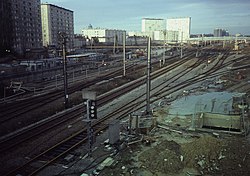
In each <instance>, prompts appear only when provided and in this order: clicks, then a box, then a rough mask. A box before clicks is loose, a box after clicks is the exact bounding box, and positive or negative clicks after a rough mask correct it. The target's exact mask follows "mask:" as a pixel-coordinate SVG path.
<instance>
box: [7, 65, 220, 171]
mask: <svg viewBox="0 0 250 176" xmlns="http://www.w3.org/2000/svg"><path fill="white" fill-rule="evenodd" d="M197 64H198V63H195V64H194V65H193V66H192V67H196V66H197ZM221 66H222V65H221ZM216 68H217V69H218V68H219V66H218V67H217V66H216ZM190 69H191V67H190ZM160 74H162V73H160V72H159V75H160ZM182 74H183V73H182ZM207 74H210V72H207ZM159 75H155V76H156V77H157V76H159ZM178 77H180V75H178ZM174 79H175V80H177V77H175V78H174ZM191 81H198V80H196V79H193V80H191V79H190V80H188V81H186V82H187V83H188V82H189V84H190V82H191ZM142 82H143V83H145V80H144V81H142ZM179 85H180V87H179V89H181V87H182V86H183V83H181V84H179ZM164 91H165V90H164ZM142 96H144V95H142ZM152 96H155V95H152ZM154 101H156V100H154ZM132 102H136V101H132ZM132 102H131V103H128V104H127V106H124V109H123V108H122V109H120V112H114V113H123V114H124V115H127V114H128V113H129V112H131V110H136V109H137V108H138V109H139V108H141V107H142V106H138V105H139V104H141V103H142V101H140V102H139V103H132ZM122 111H124V112H122ZM114 116H115V115H114V114H113V113H112V114H111V115H110V116H107V117H104V118H102V119H99V120H100V121H99V120H98V121H96V122H95V123H94V128H95V132H96V133H98V131H101V130H103V129H104V128H106V127H107V123H106V122H105V120H107V119H110V118H111V117H112V118H115V117H114ZM119 117H120V118H121V117H123V115H121V114H120V115H119ZM102 122H103V123H102ZM104 122H105V123H104ZM77 134H79V135H82V134H86V129H83V130H82V131H80V132H79V133H77ZM77 134H76V136H74V137H75V138H74V139H73V137H72V138H71V139H68V140H70V141H76V142H72V143H74V144H73V145H72V144H71V147H69V148H68V149H67V150H65V151H64V152H62V151H61V150H59V151H61V152H60V154H58V155H57V156H56V157H54V158H52V159H47V160H46V164H45V165H44V166H42V167H40V168H39V169H37V168H35V169H34V170H32V171H31V168H30V167H29V164H30V163H31V162H37V161H40V160H44V159H43V158H42V157H43V156H44V155H45V154H48V153H49V152H52V153H53V154H54V152H53V151H52V149H51V150H50V151H46V152H45V153H42V154H41V156H37V157H36V158H34V160H33V161H29V162H28V163H27V167H28V169H27V168H25V167H26V166H22V167H20V168H18V169H17V170H15V171H13V172H11V173H9V174H10V175H11V174H15V173H21V171H24V173H25V175H29V174H30V175H34V174H36V173H37V172H39V171H40V170H42V169H43V168H44V167H46V166H47V165H49V164H50V163H52V162H54V161H55V160H57V159H58V158H60V157H61V156H63V155H65V154H66V153H68V152H69V151H70V150H72V149H74V148H75V147H77V146H79V145H80V144H82V143H83V142H84V141H86V137H84V135H83V136H81V137H79V136H78V137H77ZM76 138H79V139H81V140H80V141H79V139H78V140H75V139H76ZM65 142H66V141H65ZM69 143H71V142H69ZM59 145H62V144H58V146H57V147H59V148H60V146H59ZM55 148H56V147H55ZM55 153H56V152H55ZM49 156H51V155H49ZM27 170H29V171H28V172H27V173H28V174H27V173H26V171H27Z"/></svg>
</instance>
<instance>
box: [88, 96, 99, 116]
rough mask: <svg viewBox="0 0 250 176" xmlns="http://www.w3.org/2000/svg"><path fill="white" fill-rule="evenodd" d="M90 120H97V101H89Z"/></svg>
mask: <svg viewBox="0 0 250 176" xmlns="http://www.w3.org/2000/svg"><path fill="white" fill-rule="evenodd" d="M89 118H90V119H97V106H96V101H95V100H89Z"/></svg>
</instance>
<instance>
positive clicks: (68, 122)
mask: <svg viewBox="0 0 250 176" xmlns="http://www.w3.org/2000/svg"><path fill="white" fill-rule="evenodd" d="M209 51H210V50H209V49H208V51H207V52H209ZM208 60H209V63H208ZM248 61H249V54H235V53H232V52H231V51H230V50H225V49H222V50H220V52H213V53H211V54H207V55H204V56H201V57H199V58H197V57H195V54H194V51H192V50H191V51H190V52H187V53H186V55H184V57H183V58H182V59H180V58H179V57H178V56H176V57H170V58H169V59H168V61H167V62H166V65H165V66H164V67H161V68H158V67H159V66H158V64H159V62H155V63H154V64H153V65H152V67H154V69H153V70H152V73H151V76H152V82H151V83H152V88H151V94H150V104H151V108H152V109H153V110H154V111H157V108H159V106H163V105H166V104H167V103H166V102H167V101H165V100H166V97H168V96H169V95H171V96H172V98H173V99H178V97H179V96H183V94H184V93H185V92H191V91H192V90H202V91H204V89H208V88H207V87H208V86H204V85H206V82H207V81H208V80H217V81H218V79H221V78H222V77H226V76H227V75H229V74H232V72H239V71H241V70H242V68H243V67H239V66H238V65H239V63H245V65H243V66H245V67H244V68H243V69H245V70H246V71H245V74H246V75H245V77H246V78H249V76H250V75H247V73H249V66H247V65H249V62H248ZM237 64H238V65H237ZM240 65H241V64H240ZM229 68H230V69H229ZM134 71H136V74H139V72H142V73H145V64H138V65H131V66H128V68H127V72H131V73H130V74H132V75H133V74H135V72H134ZM121 74H122V69H117V70H116V71H112V72H110V73H107V74H105V75H102V76H97V77H96V78H93V79H91V80H88V81H86V82H84V83H81V84H76V85H74V86H72V87H70V92H71V93H72V94H73V93H74V92H79V91H81V90H82V89H84V88H88V89H93V90H99V89H101V88H100V86H104V87H105V86H106V87H107V85H109V84H111V82H112V81H115V79H114V78H115V77H117V78H120V77H119V75H121ZM103 80H110V81H109V82H104V83H103V84H98V83H99V82H101V81H103ZM127 80H128V79H127ZM234 80H235V82H236V83H234V82H233V80H232V79H231V82H230V83H231V84H227V85H225V87H226V89H227V90H231V91H233V90H236V91H237V90H238V88H239V87H238V88H237V85H235V84H238V82H237V80H236V79H234ZM145 83H146V76H145V74H142V76H140V78H137V79H134V80H132V79H131V78H130V81H129V82H127V81H126V83H124V84H123V85H121V86H116V88H112V89H113V90H111V91H107V92H105V93H103V92H102V93H99V94H98V97H97V104H98V119H96V120H93V121H92V128H93V132H94V136H96V141H97V142H96V143H97V144H96V146H98V145H100V143H102V142H100V141H101V140H102V139H103V138H105V137H102V133H105V130H106V129H107V128H108V126H109V123H110V122H111V121H114V120H115V119H119V120H121V121H123V120H124V119H127V118H128V116H129V114H131V113H132V112H136V111H140V112H141V111H143V110H144V107H145V103H146V100H145V99H146V87H145ZM204 87H205V88H204ZM244 87H245V88H244ZM240 88H241V89H242V90H244V92H245V93H246V94H247V95H249V90H250V89H249V84H248V82H247V80H246V82H244V83H242V84H240ZM62 96H63V94H62V93H61V92H58V90H55V91H50V93H46V94H42V95H39V96H35V97H32V98H30V99H24V100H21V101H19V102H17V103H9V104H4V105H1V111H2V112H1V119H0V120H1V126H2V127H1V130H2V131H1V133H3V134H5V135H1V136H2V137H1V138H0V139H1V141H0V146H1V149H0V150H1V163H2V164H1V165H2V168H1V171H0V173H1V174H2V175H6V174H7V175H18V174H20V175H63V174H65V175H67V172H69V173H70V172H71V173H72V170H74V169H73V166H74V164H72V166H71V167H69V165H70V164H65V163H64V162H65V157H66V156H69V155H70V156H74V157H72V158H74V159H72V160H76V158H78V157H79V156H80V157H81V160H84V157H83V156H85V155H86V154H87V153H88V150H87V149H86V148H87V147H86V146H87V141H88V137H87V125H86V122H85V121H84V118H86V117H85V115H84V114H86V108H85V105H84V104H83V103H81V104H79V105H74V106H72V107H71V108H69V109H67V110H65V111H63V112H59V113H56V114H54V115H53V116H50V117H46V118H37V119H33V120H29V119H27V116H25V114H26V113H27V112H30V111H32V110H33V109H38V107H42V106H44V105H48V104H50V105H49V106H54V104H57V101H59V100H60V101H61V99H62V98H61V97H62ZM172 101H173V100H172ZM45 107H46V106H45ZM27 121H28V122H27ZM10 124H13V125H12V126H11V125H10ZM14 124H17V125H16V126H15V125H14ZM170 129H172V131H171V132H173V133H175V131H174V130H176V131H177V133H178V132H180V131H181V130H182V129H178V128H176V127H173V128H170ZM181 132H182V131H181ZM168 133H169V132H168ZM187 133H188V134H191V133H192V135H194V134H193V132H190V133H189V132H187ZM245 134H246V131H245ZM103 135H104V134H103ZM104 136H105V135H104ZM194 136H195V135H194ZM79 148H82V149H81V150H79ZM96 150H97V151H98V149H96ZM76 151H77V152H76ZM79 151H81V152H82V153H80V152H79ZM104 154H105V155H107V154H110V152H106V153H105V152H104ZM93 156H95V154H94V153H93ZM247 157H248V156H246V157H245V159H246V161H247V162H248V161H249V159H248V158H247ZM87 159H89V158H87ZM94 160H95V159H94ZM97 160H98V159H97ZM74 162H75V161H70V162H69V163H74ZM99 162H101V161H99ZM93 163H94V162H93ZM121 163H122V162H121ZM55 165H56V166H57V167H56V166H55ZM65 165H67V167H66V166H65ZM94 165H95V164H94ZM62 166H65V167H64V168H63V167H62ZM53 167H54V168H55V169H54V170H50V168H53ZM124 167H125V168H127V166H124ZM60 168H61V169H60ZM67 168H69V169H67ZM83 168H85V169H82V171H79V170H80V169H79V168H77V169H75V170H77V171H76V172H74V173H72V174H68V175H80V173H83V172H88V173H89V172H92V173H93V170H94V171H95V173H96V172H97V171H96V169H95V168H94V167H93V168H92V167H91V166H88V167H83ZM120 170H121V173H124V174H125V173H126V172H130V174H131V169H130V170H127V169H123V168H122V169H120ZM105 172H107V170H106V171H104V173H105ZM109 172H111V171H109ZM104 173H103V175H105V174H104ZM208 173H209V172H208ZM132 175H133V174H132Z"/></svg>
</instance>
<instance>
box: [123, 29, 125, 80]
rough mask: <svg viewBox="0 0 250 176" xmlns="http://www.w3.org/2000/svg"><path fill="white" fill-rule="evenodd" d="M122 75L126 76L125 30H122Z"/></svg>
mask: <svg viewBox="0 0 250 176" xmlns="http://www.w3.org/2000/svg"><path fill="white" fill-rule="evenodd" d="M123 76H126V31H124V32H123Z"/></svg>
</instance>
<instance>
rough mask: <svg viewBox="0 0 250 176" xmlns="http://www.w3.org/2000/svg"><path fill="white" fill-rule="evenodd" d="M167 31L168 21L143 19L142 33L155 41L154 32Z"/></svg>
mask: <svg viewBox="0 0 250 176" xmlns="http://www.w3.org/2000/svg"><path fill="white" fill-rule="evenodd" d="M161 30H162V31H163V30H166V21H165V20H164V19H159V18H143V19H142V28H141V31H142V33H144V34H146V35H147V36H150V37H151V38H152V39H154V31H161Z"/></svg>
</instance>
